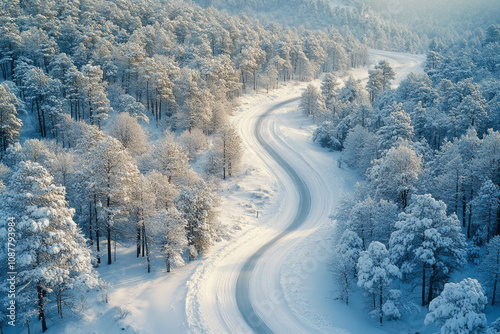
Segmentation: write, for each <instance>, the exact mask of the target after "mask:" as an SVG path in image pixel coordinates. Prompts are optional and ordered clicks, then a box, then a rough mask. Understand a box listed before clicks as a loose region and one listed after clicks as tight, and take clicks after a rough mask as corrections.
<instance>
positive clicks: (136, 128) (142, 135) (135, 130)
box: [111, 113, 149, 155]
mask: <svg viewBox="0 0 500 334" xmlns="http://www.w3.org/2000/svg"><path fill="white" fill-rule="evenodd" d="M111 135H112V136H113V137H115V138H116V139H118V140H119V141H120V142H121V143H122V145H123V146H124V147H125V148H126V149H127V150H128V151H129V152H130V154H132V155H141V154H144V153H146V152H147V151H148V150H149V144H148V137H147V134H146V132H145V131H144V129H143V128H142V126H141V125H140V124H139V122H138V121H137V118H135V117H132V116H130V115H129V114H128V113H120V114H119V115H118V116H116V119H115V121H114V122H113V127H112V129H111Z"/></svg>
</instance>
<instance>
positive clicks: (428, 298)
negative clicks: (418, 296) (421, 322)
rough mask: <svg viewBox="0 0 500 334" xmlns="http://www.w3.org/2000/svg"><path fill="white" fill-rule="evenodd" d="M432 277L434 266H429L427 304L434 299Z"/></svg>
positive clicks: (433, 275)
mask: <svg viewBox="0 0 500 334" xmlns="http://www.w3.org/2000/svg"><path fill="white" fill-rule="evenodd" d="M434 277H435V266H434V265H433V266H432V267H431V268H430V272H429V291H428V294H427V304H429V303H430V302H431V301H432V300H433V299H434V291H433V289H434Z"/></svg>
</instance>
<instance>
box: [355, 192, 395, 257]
mask: <svg viewBox="0 0 500 334" xmlns="http://www.w3.org/2000/svg"><path fill="white" fill-rule="evenodd" d="M396 220H397V205H396V204H394V203H391V202H387V201H386V200H379V201H377V200H375V199H373V198H371V197H370V196H368V197H367V198H365V199H363V200H362V201H358V202H357V203H355V204H353V206H352V208H351V209H350V212H349V218H348V221H347V228H348V229H350V230H352V231H354V232H355V233H357V235H358V236H359V237H360V238H361V240H362V245H363V250H366V248H367V247H368V244H370V242H372V241H380V242H387V241H389V236H390V234H391V232H392V231H394V222H395V221H396Z"/></svg>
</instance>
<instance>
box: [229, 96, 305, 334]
mask: <svg viewBox="0 0 500 334" xmlns="http://www.w3.org/2000/svg"><path fill="white" fill-rule="evenodd" d="M297 100H298V99H297V98H292V99H290V100H286V101H284V102H280V103H278V104H276V105H274V106H273V107H271V108H269V109H268V110H267V111H266V112H265V113H264V114H262V115H261V116H259V118H258V121H257V123H256V125H255V137H256V138H257V140H258V142H259V144H260V145H261V146H262V147H263V148H264V149H265V150H266V151H267V153H268V154H269V155H270V156H271V157H272V158H273V159H274V160H275V161H276V162H277V163H278V164H279V165H280V167H281V168H282V169H283V170H284V171H285V172H286V174H288V177H289V178H290V179H291V180H292V182H293V183H294V185H295V188H296V190H297V192H298V194H299V202H298V205H297V207H296V213H295V216H294V218H293V221H292V222H291V223H290V225H288V227H287V228H285V230H283V232H281V233H280V234H278V235H277V236H275V237H274V238H273V239H271V240H269V241H268V242H267V243H266V244H265V245H263V246H262V247H260V248H259V249H258V250H257V251H256V252H255V253H253V254H252V255H251V256H250V257H249V258H248V259H247V260H246V262H245V264H244V265H243V267H242V268H241V271H240V273H239V276H238V280H237V281H236V303H237V304H238V309H239V311H240V313H241V315H242V316H243V318H244V319H245V322H246V323H247V325H248V326H249V327H250V328H252V330H253V331H254V332H257V333H272V330H271V329H270V328H269V327H268V326H267V325H266V324H265V322H264V321H263V320H262V318H261V317H260V316H259V314H258V313H257V310H256V309H255V308H254V307H253V305H252V302H251V299H250V278H251V276H252V272H253V270H254V268H255V265H256V264H257V263H258V261H259V260H260V259H261V258H262V256H263V255H264V254H265V253H266V252H267V251H268V250H269V249H270V248H271V247H273V246H274V245H275V244H276V243H278V242H279V241H280V240H281V239H282V238H283V237H285V236H286V235H287V234H289V233H290V232H292V231H295V230H296V229H297V228H299V227H300V225H302V223H304V221H305V220H306V218H307V216H308V215H309V212H310V210H311V192H310V191H309V187H308V186H307V184H306V183H305V182H304V180H303V179H302V178H301V177H300V176H299V175H298V174H297V172H296V171H295V170H294V169H293V167H292V166H290V164H289V163H288V162H287V161H286V160H285V159H283V157H282V156H281V155H280V154H279V153H278V152H276V150H274V149H273V147H272V146H271V145H269V143H268V142H267V140H266V138H265V137H264V136H263V134H262V132H263V130H264V129H265V127H264V126H263V123H264V121H265V120H266V119H267V118H268V117H269V116H270V114H271V113H272V112H273V111H275V110H276V109H279V108H282V107H284V106H286V105H287V104H290V103H292V102H295V101H297Z"/></svg>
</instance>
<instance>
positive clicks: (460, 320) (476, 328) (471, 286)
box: [425, 278, 487, 334]
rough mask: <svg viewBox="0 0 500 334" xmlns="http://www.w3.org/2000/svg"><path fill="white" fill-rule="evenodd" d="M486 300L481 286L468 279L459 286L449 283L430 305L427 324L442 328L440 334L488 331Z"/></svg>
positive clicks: (466, 333) (471, 333)
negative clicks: (485, 313)
mask: <svg viewBox="0 0 500 334" xmlns="http://www.w3.org/2000/svg"><path fill="white" fill-rule="evenodd" d="M486 303H487V298H486V296H485V295H484V293H483V289H482V287H481V284H479V282H478V281H477V280H475V279H472V278H466V279H464V280H462V281H461V282H460V283H447V284H445V286H444V289H443V292H441V294H440V295H439V296H438V297H437V298H436V299H434V300H433V301H432V302H431V303H430V304H429V313H428V314H427V315H426V317H425V324H429V323H435V324H438V325H442V326H441V334H478V333H482V332H483V331H484V329H485V328H486V324H487V321H486V316H485V315H484V313H483V311H484V308H485V306H486Z"/></svg>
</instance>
